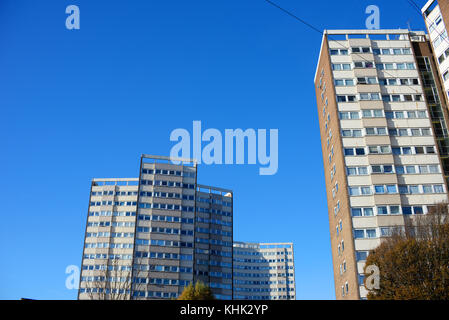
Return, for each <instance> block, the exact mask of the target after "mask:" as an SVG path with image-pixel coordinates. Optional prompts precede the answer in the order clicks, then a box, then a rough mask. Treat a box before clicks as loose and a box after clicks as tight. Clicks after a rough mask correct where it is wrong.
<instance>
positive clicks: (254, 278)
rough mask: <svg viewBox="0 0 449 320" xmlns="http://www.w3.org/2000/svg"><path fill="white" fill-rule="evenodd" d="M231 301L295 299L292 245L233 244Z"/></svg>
mask: <svg viewBox="0 0 449 320" xmlns="http://www.w3.org/2000/svg"><path fill="white" fill-rule="evenodd" d="M234 299H236V300H295V299H296V287H295V267H294V257H293V243H248V242H234Z"/></svg>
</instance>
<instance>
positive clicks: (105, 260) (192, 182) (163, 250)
mask: <svg viewBox="0 0 449 320" xmlns="http://www.w3.org/2000/svg"><path fill="white" fill-rule="evenodd" d="M171 160H176V161H179V162H180V164H179V165H175V164H173V163H172V162H171ZM232 227H233V193H232V191H231V190H226V189H221V188H216V187H210V186H204V185H199V184H197V165H196V163H195V162H194V161H192V160H188V159H187V160H186V159H170V158H168V157H159V156H148V155H142V157H141V163H140V171H139V178H131V179H93V180H92V186H91V192H90V200H89V210H88V217H87V222H86V232H85V241H84V248H83V258H82V268H81V276H80V289H79V293H78V299H172V298H177V297H178V296H179V294H180V293H181V292H182V291H183V289H184V287H186V286H187V285H189V284H190V283H194V282H196V281H197V280H201V281H203V282H204V283H206V284H207V285H209V286H210V287H211V288H212V291H213V293H214V295H215V297H216V298H218V299H232V242H233V233H232V230H233V229H232Z"/></svg>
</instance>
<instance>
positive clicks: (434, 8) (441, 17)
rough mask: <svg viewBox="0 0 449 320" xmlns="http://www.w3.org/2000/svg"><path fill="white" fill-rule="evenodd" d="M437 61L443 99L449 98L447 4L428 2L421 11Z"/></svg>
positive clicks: (448, 10) (435, 1)
mask: <svg viewBox="0 0 449 320" xmlns="http://www.w3.org/2000/svg"><path fill="white" fill-rule="evenodd" d="M421 11H422V14H423V18H424V22H425V24H426V27H427V31H428V33H429V38H430V42H431V43H432V48H433V52H434V56H435V59H436V61H437V66H438V71H439V74H440V76H441V79H442V82H443V86H444V91H445V98H446V99H447V98H448V97H449V39H448V32H447V30H448V28H447V27H448V26H449V2H448V1H447V0H444V1H441V0H440V1H437V0H430V1H428V2H427V3H426V4H425V5H424V7H423V8H422V9H421Z"/></svg>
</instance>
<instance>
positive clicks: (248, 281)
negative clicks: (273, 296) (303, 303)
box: [234, 280, 295, 291]
mask: <svg viewBox="0 0 449 320" xmlns="http://www.w3.org/2000/svg"><path fill="white" fill-rule="evenodd" d="M234 284H239V285H252V286H254V285H273V284H295V282H294V281H292V280H288V281H287V280H271V281H253V280H234ZM273 289H274V288H273ZM291 291H293V290H291Z"/></svg>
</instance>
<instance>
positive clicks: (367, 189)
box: [348, 184, 444, 196]
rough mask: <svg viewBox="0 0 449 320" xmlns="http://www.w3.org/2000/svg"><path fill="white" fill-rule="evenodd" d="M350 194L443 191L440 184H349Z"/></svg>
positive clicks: (428, 192)
mask: <svg viewBox="0 0 449 320" xmlns="http://www.w3.org/2000/svg"><path fill="white" fill-rule="evenodd" d="M348 191H349V195H350V196H366V195H373V194H398V193H399V194H432V193H437V194H439V193H444V186H443V185H442V184H425V185H421V184H420V185H397V184H388V185H373V186H349V187H348Z"/></svg>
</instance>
